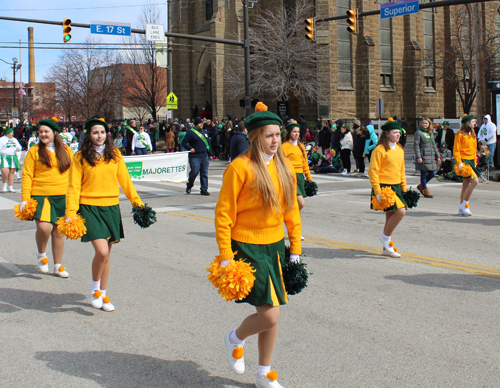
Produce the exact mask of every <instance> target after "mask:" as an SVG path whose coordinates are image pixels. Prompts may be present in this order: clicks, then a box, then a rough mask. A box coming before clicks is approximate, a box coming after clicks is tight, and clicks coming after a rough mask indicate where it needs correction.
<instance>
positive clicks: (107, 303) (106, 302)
mask: <svg viewBox="0 0 500 388" xmlns="http://www.w3.org/2000/svg"><path fill="white" fill-rule="evenodd" d="M102 309H103V310H104V311H107V312H108V313H109V312H111V311H115V306H114V305H113V303H111V298H110V297H109V296H105V297H104V298H102Z"/></svg>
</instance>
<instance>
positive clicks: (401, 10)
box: [380, 0, 418, 19]
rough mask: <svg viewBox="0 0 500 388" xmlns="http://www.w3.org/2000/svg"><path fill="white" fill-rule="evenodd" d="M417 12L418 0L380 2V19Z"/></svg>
mask: <svg viewBox="0 0 500 388" xmlns="http://www.w3.org/2000/svg"><path fill="white" fill-rule="evenodd" d="M412 13H418V0H398V1H392V2H389V3H384V4H380V19H386V18H393V17H395V16H403V15H409V14H412Z"/></svg>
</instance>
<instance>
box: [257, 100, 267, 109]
mask: <svg viewBox="0 0 500 388" xmlns="http://www.w3.org/2000/svg"><path fill="white" fill-rule="evenodd" d="M264 110H267V105H266V104H264V103H263V102H260V101H259V102H258V103H257V104H256V105H255V111H256V112H261V111H264Z"/></svg>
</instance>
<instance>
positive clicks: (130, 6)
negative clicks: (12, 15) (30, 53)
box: [0, 2, 167, 12]
mask: <svg viewBox="0 0 500 388" xmlns="http://www.w3.org/2000/svg"><path fill="white" fill-rule="evenodd" d="M166 4H167V2H163V3H155V4H136V5H115V6H108V7H80V8H39V9H0V12H31V11H33V12H34V11H73V10H82V9H113V8H135V7H144V6H147V5H166Z"/></svg>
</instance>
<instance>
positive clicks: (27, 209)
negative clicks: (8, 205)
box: [14, 198, 38, 221]
mask: <svg viewBox="0 0 500 388" xmlns="http://www.w3.org/2000/svg"><path fill="white" fill-rule="evenodd" d="M37 206H38V202H37V201H35V200H34V199H33V198H30V199H29V200H28V202H27V203H26V204H25V205H24V210H23V211H22V212H21V205H16V206H14V215H15V216H16V217H17V219H18V220H21V221H32V220H33V216H34V215H35V213H36V208H37Z"/></svg>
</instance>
